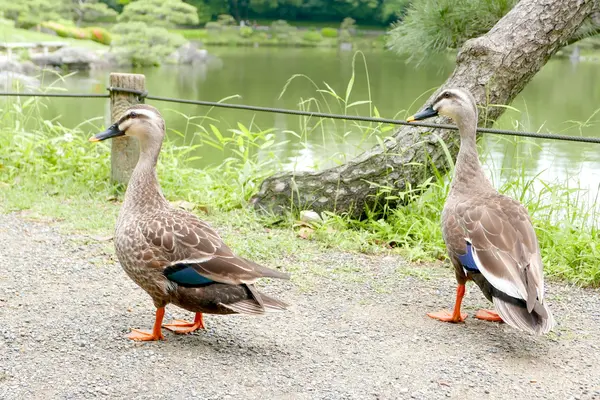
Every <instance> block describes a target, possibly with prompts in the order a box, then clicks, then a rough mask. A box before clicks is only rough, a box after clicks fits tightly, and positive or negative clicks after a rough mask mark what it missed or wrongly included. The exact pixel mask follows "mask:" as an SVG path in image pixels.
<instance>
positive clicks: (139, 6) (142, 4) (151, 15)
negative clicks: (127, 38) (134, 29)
mask: <svg viewBox="0 0 600 400" xmlns="http://www.w3.org/2000/svg"><path fill="white" fill-rule="evenodd" d="M117 20H118V21H119V22H144V23H147V24H149V25H152V26H157V25H158V26H173V25H197V24H198V23H199V18H198V10H197V9H196V7H194V6H192V5H190V4H186V3H184V2H183V1H181V0H137V1H133V2H131V3H129V4H127V5H126V6H125V7H124V8H123V12H122V13H121V15H119V17H118V18H117Z"/></svg>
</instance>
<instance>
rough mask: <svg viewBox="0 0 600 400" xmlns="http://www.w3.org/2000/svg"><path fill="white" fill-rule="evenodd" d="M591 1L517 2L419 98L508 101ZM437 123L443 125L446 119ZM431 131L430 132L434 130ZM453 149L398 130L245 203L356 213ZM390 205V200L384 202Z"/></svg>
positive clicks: (492, 116)
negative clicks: (459, 95) (457, 90)
mask: <svg viewBox="0 0 600 400" xmlns="http://www.w3.org/2000/svg"><path fill="white" fill-rule="evenodd" d="M593 3H594V1H593V0H521V1H520V2H519V3H517V5H516V6H515V7H514V8H513V9H512V10H511V11H510V12H509V13H508V14H506V15H505V16H504V17H503V18H502V19H501V20H500V21H498V23H497V24H496V25H495V26H494V27H493V28H492V29H491V30H490V31H489V32H488V33H487V34H485V35H483V36H481V37H478V38H475V39H470V40H468V41H467V42H465V44H464V45H463V47H462V48H461V49H460V51H459V53H458V56H457V59H456V68H455V70H454V73H453V74H452V75H451V76H450V78H448V80H447V81H446V82H445V84H444V85H442V87H440V88H439V89H438V91H437V92H436V93H434V94H433V95H432V96H431V97H430V98H429V99H428V100H427V102H426V103H425V104H426V105H428V104H429V103H430V102H431V101H432V100H433V98H434V97H435V96H436V95H437V94H438V93H439V92H440V91H441V90H442V89H443V88H450V87H462V88H465V89H468V90H470V91H471V93H472V94H473V96H475V99H476V100H477V103H478V104H480V105H484V106H485V105H487V104H509V103H510V102H511V101H512V100H513V99H514V98H515V96H516V95H517V94H518V93H519V92H520V91H521V90H522V89H523V88H524V87H525V85H526V84H527V83H528V82H529V80H530V79H531V78H532V77H533V76H534V75H535V74H536V73H537V72H538V71H539V70H540V68H542V66H543V65H544V64H545V63H546V61H548V59H549V58H550V57H551V56H552V55H553V54H554V53H556V51H557V50H558V49H559V48H560V47H561V46H562V45H564V44H565V43H566V42H567V40H568V39H569V38H570V37H571V36H572V35H573V34H574V32H575V31H576V30H577V29H578V28H579V26H580V25H581V24H582V22H583V20H584V18H586V16H588V15H589V14H590V12H591V10H592V7H593V5H594V4H593ZM485 109H486V110H487V111H486V112H481V113H480V116H479V123H480V124H481V125H485V126H489V125H491V124H493V121H495V120H496V119H498V117H500V115H501V114H502V112H503V111H504V108H502V107H490V108H485ZM435 122H441V123H448V122H449V121H448V120H445V119H444V118H441V117H440V118H436V119H435ZM434 134H435V135H434ZM436 135H438V136H439V137H441V138H442V139H443V140H444V141H445V142H446V145H447V146H448V149H449V151H450V154H451V155H452V156H455V155H456V153H457V151H458V139H457V135H452V131H446V130H435V129H430V128H418V127H410V126H408V127H404V128H402V129H399V130H398V131H397V132H396V133H395V135H394V136H393V137H390V138H388V139H386V140H385V142H384V146H383V147H382V146H376V147H374V148H373V149H371V150H369V151H367V152H365V153H363V154H361V155H360V156H358V157H357V158H355V159H353V160H351V161H349V162H348V163H346V164H343V165H341V166H338V167H334V168H330V169H327V170H324V171H320V172H285V173H280V174H277V175H275V176H272V177H269V178H267V179H266V180H265V181H264V182H263V183H262V185H261V188H260V191H259V193H258V194H257V195H256V196H255V197H254V198H253V199H252V201H251V203H252V204H253V205H254V207H255V208H257V209H262V210H270V211H272V212H276V213H279V212H284V211H286V210H289V208H290V206H292V205H293V206H294V207H297V208H298V209H300V210H302V209H313V210H315V211H323V210H328V211H333V212H336V213H348V214H349V215H351V216H353V217H360V216H361V215H362V214H363V213H364V211H365V210H366V209H373V208H374V207H376V206H377V204H379V203H380V202H378V200H379V199H378V193H381V186H384V187H391V188H393V190H394V191H402V190H405V189H406V188H408V187H412V188H415V187H417V186H418V185H419V184H420V183H422V182H423V181H424V180H425V179H426V178H427V177H428V176H431V174H432V170H433V167H435V168H436V169H438V170H442V171H445V170H447V161H446V158H445V155H444V150H443V147H442V146H441V145H440V143H439V141H438V139H437V138H436ZM388 205H390V202H388Z"/></svg>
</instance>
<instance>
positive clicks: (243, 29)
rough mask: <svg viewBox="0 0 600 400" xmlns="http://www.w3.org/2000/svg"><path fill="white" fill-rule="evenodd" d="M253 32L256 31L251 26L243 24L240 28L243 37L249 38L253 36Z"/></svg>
mask: <svg viewBox="0 0 600 400" xmlns="http://www.w3.org/2000/svg"><path fill="white" fill-rule="evenodd" d="M253 32H254V31H253V30H252V28H251V27H249V26H241V27H240V30H239V33H240V36H241V37H243V38H249V37H250V36H252V33H253Z"/></svg>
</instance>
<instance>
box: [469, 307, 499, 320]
mask: <svg viewBox="0 0 600 400" xmlns="http://www.w3.org/2000/svg"><path fill="white" fill-rule="evenodd" d="M475 318H477V319H482V320H484V321H492V322H502V318H500V316H499V315H498V313H497V312H495V311H491V310H483V309H482V310H479V311H477V314H475Z"/></svg>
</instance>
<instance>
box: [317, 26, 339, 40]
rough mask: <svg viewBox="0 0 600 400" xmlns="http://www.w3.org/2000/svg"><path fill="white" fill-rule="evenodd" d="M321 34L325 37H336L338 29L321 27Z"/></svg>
mask: <svg viewBox="0 0 600 400" xmlns="http://www.w3.org/2000/svg"><path fill="white" fill-rule="evenodd" d="M321 35H322V36H323V37H325V38H336V37H338V30H337V29H335V28H322V29H321Z"/></svg>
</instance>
